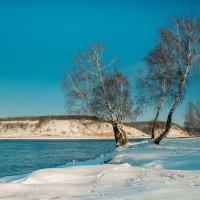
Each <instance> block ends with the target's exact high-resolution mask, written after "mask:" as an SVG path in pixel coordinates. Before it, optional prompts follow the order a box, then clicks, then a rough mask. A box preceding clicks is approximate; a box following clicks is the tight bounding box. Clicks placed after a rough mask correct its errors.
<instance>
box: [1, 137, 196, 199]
mask: <svg viewBox="0 0 200 200" xmlns="http://www.w3.org/2000/svg"><path fill="white" fill-rule="evenodd" d="M105 162H106V163H107V164H102V163H105ZM0 199H23V200H24V199H25V200H26V199H27V200H29V199H31V200H32V199H41V200H42V199H66V200H68V199H69V200H74V199H76V200H77V199H85V200H86V199H87V200H92V199H97V200H102V199H106V200H122V199H123V200H125V199H127V200H133V199H147V200H155V199H156V200H157V199H169V200H171V199H176V200H178V199H181V200H186V199H191V200H199V199H200V138H172V139H165V140H163V142H162V143H161V144H160V145H155V144H152V143H151V142H150V141H147V140H145V141H143V142H140V143H130V144H128V145H126V146H125V147H120V148H117V149H116V150H115V151H114V152H112V153H110V154H107V155H105V156H103V155H102V156H100V157H99V158H97V159H95V160H90V161H85V162H79V163H75V162H73V163H69V164H67V165H65V166H60V167H58V168H51V169H42V170H37V171H34V172H33V173H31V174H28V175H26V176H18V177H13V178H12V177H5V178H2V179H0Z"/></svg>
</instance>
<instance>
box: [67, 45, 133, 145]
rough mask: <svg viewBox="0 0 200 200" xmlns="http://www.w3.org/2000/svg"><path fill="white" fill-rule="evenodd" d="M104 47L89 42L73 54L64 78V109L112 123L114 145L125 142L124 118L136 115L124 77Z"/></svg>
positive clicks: (126, 80)
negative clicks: (71, 63)
mask: <svg viewBox="0 0 200 200" xmlns="http://www.w3.org/2000/svg"><path fill="white" fill-rule="evenodd" d="M104 55H105V47H104V46H103V45H100V44H94V45H91V46H90V47H89V48H88V49H86V50H85V51H84V52H83V53H80V54H78V55H77V56H75V59H74V61H75V66H74V67H73V68H72V71H71V72H69V73H67V74H66V75H65V78H64V89H65V100H66V108H67V112H68V113H70V114H72V113H76V114H87V115H94V116H97V117H98V118H100V119H103V120H106V121H108V122H110V123H111V124H112V127H113V131H114V136H115V141H116V146H120V145H124V144H126V143H127V142H128V138H127V135H126V132H125V131H124V130H123V122H124V121H125V120H128V119H131V118H132V117H133V116H135V111H134V110H133V101H132V99H131V96H130V86H129V82H128V79H127V77H125V76H124V75H123V74H122V73H120V72H119V71H118V70H117V69H113V65H114V64H115V61H116V59H111V60H110V61H107V60H106V59H105V56H104Z"/></svg>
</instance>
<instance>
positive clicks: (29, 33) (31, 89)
mask: <svg viewBox="0 0 200 200" xmlns="http://www.w3.org/2000/svg"><path fill="white" fill-rule="evenodd" d="M199 11H200V1H198V0H196V1H195V0H168V1H164V0H163V1H155V0H153V1H148V0H140V1H134V0H132V1H131V0H121V1H120V0H109V1H106V0H101V1H100V0H99V1H97V0H96V1H95V0H93V1H92V0H85V1H83V0H71V1H67V0H66V1H64V0H63V1H59V0H55V1H51V0H49V1H47V0H46V1H45V0H34V1H33V0H29V1H25V0H18V1H17V0H16V1H9V0H7V1H2V0H1V1H0V27H1V31H0V117H7V116H24V115H26V116H27V115H29V116H30V115H52V114H64V113H65V110H64V95H63V91H62V87H61V80H62V76H63V72H64V69H67V68H70V67H72V58H73V56H74V55H75V54H76V53H78V52H80V51H82V50H83V49H84V48H85V47H87V46H88V45H89V44H91V43H93V42H100V43H103V44H105V45H106V46H107V52H108V54H109V55H114V56H117V57H118V66H119V68H120V70H121V71H123V72H124V73H125V74H127V75H128V76H129V78H130V80H131V81H133V78H134V76H135V74H136V73H137V72H138V71H139V70H140V69H141V68H143V67H144V62H143V59H144V57H145V56H146V54H147V52H148V51H149V50H150V49H151V48H153V47H154V45H155V42H156V41H157V39H158V34H157V33H158V29H159V27H160V26H162V25H166V24H167V22H168V19H169V17H170V16H173V15H185V14H189V13H192V14H195V15H197V16H199V13H200V12H199ZM199 83H200V81H199V78H196V80H195V81H193V83H192V84H191V90H190V91H189V92H188V93H187V95H186V98H185V100H184V102H183V104H182V105H181V106H179V108H178V109H177V111H176V113H175V116H174V121H175V122H177V123H179V124H182V122H183V117H182V116H183V113H184V112H183V111H184V106H185V105H186V104H187V102H188V101H190V100H194V101H195V100H197V99H200V89H199ZM133 91H134V90H133ZM153 114H154V113H153V112H150V111H148V112H147V113H145V114H144V115H143V116H141V117H140V119H141V120H147V119H152V118H153ZM165 118H166V112H163V113H162V117H161V119H163V120H164V119H165Z"/></svg>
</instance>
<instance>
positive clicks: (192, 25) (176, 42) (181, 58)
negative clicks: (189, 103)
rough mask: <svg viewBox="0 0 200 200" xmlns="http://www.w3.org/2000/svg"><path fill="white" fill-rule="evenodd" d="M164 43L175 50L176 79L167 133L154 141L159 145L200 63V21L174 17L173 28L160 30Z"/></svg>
mask: <svg viewBox="0 0 200 200" xmlns="http://www.w3.org/2000/svg"><path fill="white" fill-rule="evenodd" d="M160 35H161V39H162V42H163V43H164V44H165V45H166V46H169V49H171V50H173V63H172V65H171V72H172V75H173V76H174V77H176V82H175V83H174V92H175V95H174V99H173V104H172V106H171V109H170V111H169V113H168V117H167V122H166V127H165V131H164V132H163V133H162V134H160V136H159V137H157V138H156V140H155V141H154V142H155V144H159V143H160V142H161V140H162V139H163V138H165V137H166V136H167V134H168V133H169V131H170V129H171V125H172V116H173V113H174V111H175V109H176V107H177V106H178V104H179V103H180V101H181V100H182V98H183V91H184V89H185V87H186V83H187V82H188V81H189V78H190V77H191V75H192V72H193V71H194V69H195V67H196V66H197V64H199V61H200V19H199V18H194V17H180V18H177V17H173V18H172V24H171V26H169V27H167V28H162V29H161V30H160Z"/></svg>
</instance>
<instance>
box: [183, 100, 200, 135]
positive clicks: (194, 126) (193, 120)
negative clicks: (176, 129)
mask: <svg viewBox="0 0 200 200" xmlns="http://www.w3.org/2000/svg"><path fill="white" fill-rule="evenodd" d="M199 122H200V105H199V102H197V103H193V102H189V103H188V105H187V107H186V110H185V120H184V126H185V129H186V130H187V131H188V132H189V134H190V135H192V136H200V125H199Z"/></svg>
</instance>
